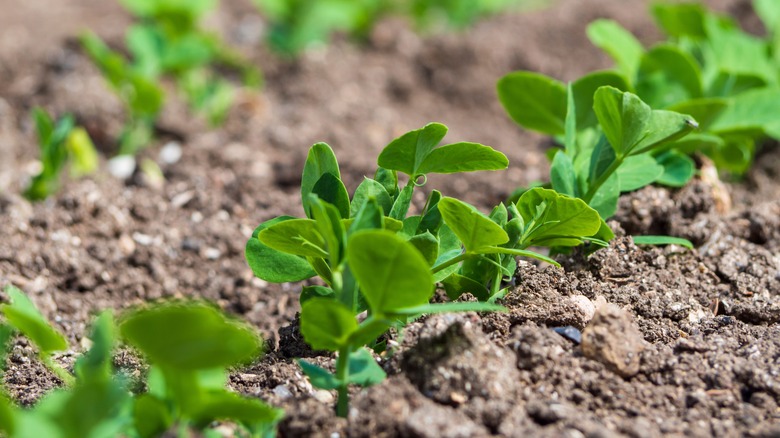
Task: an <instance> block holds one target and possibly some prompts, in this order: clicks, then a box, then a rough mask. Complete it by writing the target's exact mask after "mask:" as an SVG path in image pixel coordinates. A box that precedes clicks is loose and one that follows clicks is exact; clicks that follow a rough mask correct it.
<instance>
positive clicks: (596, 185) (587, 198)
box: [582, 157, 624, 205]
mask: <svg viewBox="0 0 780 438" xmlns="http://www.w3.org/2000/svg"><path fill="white" fill-rule="evenodd" d="M623 159H624V157H615V161H613V162H612V164H610V165H609V167H608V168H607V170H605V171H604V172H603V173H602V174H601V176H599V177H598V178H597V179H596V181H595V182H594V183H593V184H591V185H590V188H589V189H588V193H586V194H585V196H583V197H582V200H583V201H585V203H586V204H588V205H590V201H592V200H593V197H594V196H596V193H597V192H598V191H599V189H600V188H601V186H603V185H604V183H605V182H607V180H608V179H609V177H610V176H612V174H613V173H615V171H617V168H618V167H620V165H621V164H623Z"/></svg>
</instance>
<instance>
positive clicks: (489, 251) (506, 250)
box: [483, 246, 561, 267]
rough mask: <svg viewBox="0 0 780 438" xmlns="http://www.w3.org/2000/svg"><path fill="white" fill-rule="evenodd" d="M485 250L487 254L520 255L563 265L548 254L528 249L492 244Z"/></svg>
mask: <svg viewBox="0 0 780 438" xmlns="http://www.w3.org/2000/svg"><path fill="white" fill-rule="evenodd" d="M483 252H484V253H485V254H511V255H516V256H520V257H529V258H532V259H536V260H541V261H543V262H546V263H549V264H551V265H553V266H558V267H560V266H561V265H560V264H559V263H558V262H556V261H555V260H553V259H551V258H549V257H547V256H544V255H541V254H539V253H536V252H533V251H528V250H526V249H514V248H502V247H500V246H491V247H490V248H485V249H483Z"/></svg>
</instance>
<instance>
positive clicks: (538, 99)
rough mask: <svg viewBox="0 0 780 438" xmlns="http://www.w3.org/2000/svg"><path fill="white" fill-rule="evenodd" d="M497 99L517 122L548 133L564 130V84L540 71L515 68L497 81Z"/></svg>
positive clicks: (553, 133)
mask: <svg viewBox="0 0 780 438" xmlns="http://www.w3.org/2000/svg"><path fill="white" fill-rule="evenodd" d="M497 88H498V98H499V100H500V101H501V104H502V105H503V106H504V109H506V111H507V113H509V116H510V117H511V118H512V120H514V121H515V122H516V123H518V124H520V125H522V126H524V127H526V128H528V129H533V130H536V131H540V132H544V133H547V134H551V135H560V134H563V133H564V119H565V118H566V87H564V85H563V84H562V83H560V82H558V81H556V80H554V79H551V78H548V77H547V76H544V75H542V74H539V73H533V72H526V71H518V72H514V73H510V74H508V75H506V76H504V77H502V78H501V79H500V80H499V81H498V85H497Z"/></svg>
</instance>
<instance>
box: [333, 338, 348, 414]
mask: <svg viewBox="0 0 780 438" xmlns="http://www.w3.org/2000/svg"><path fill="white" fill-rule="evenodd" d="M349 353H350V351H349V347H343V348H341V349H339V357H338V358H337V359H336V379H338V381H339V382H341V386H339V388H338V401H337V404H336V415H338V416H339V417H342V418H347V414H349V385H348V383H347V382H348V380H349Z"/></svg>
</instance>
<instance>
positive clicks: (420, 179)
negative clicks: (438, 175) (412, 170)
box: [414, 173, 428, 187]
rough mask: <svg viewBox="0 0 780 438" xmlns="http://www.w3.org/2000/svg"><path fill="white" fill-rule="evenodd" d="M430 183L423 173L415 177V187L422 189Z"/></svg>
mask: <svg viewBox="0 0 780 438" xmlns="http://www.w3.org/2000/svg"><path fill="white" fill-rule="evenodd" d="M427 182H428V176H427V175H425V174H424V173H421V174H419V175H415V176H414V185H415V186H417V187H422V186H424V185H425V184H426V183H427Z"/></svg>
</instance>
